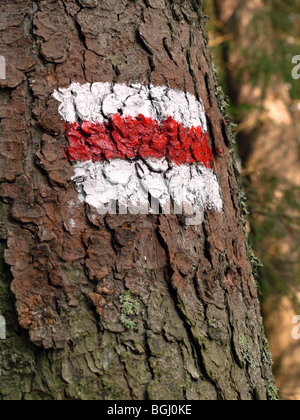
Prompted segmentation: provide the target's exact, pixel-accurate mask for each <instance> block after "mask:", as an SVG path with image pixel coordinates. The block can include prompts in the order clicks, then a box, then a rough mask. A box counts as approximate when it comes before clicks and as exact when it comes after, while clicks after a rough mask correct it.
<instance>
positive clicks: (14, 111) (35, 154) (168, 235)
mask: <svg viewBox="0 0 300 420" xmlns="http://www.w3.org/2000/svg"><path fill="white" fill-rule="evenodd" d="M0 11H1V14H0V54H1V55H3V56H5V57H6V60H7V63H8V72H7V80H6V81H1V86H2V88H1V108H0V117H1V154H0V159H1V162H0V179H1V184H0V195H1V197H2V201H1V215H2V217H1V231H0V232H1V237H2V242H1V249H2V251H4V248H6V250H5V253H3V252H2V255H5V262H4V257H2V260H1V272H2V275H1V279H0V290H1V296H0V312H1V313H2V314H3V315H5V316H6V319H7V322H8V339H7V340H6V341H2V342H0V357H1V358H0V371H1V382H0V398H1V399H145V398H149V399H178V400H179V399H189V400H192V399H227V400H229V399H243V400H246V399H266V398H269V399H272V398H275V397H276V391H275V390H274V385H273V377H272V372H271V360H270V355H269V352H268V346H267V343H266V340H265V335H264V332H263V328H262V321H261V316H260V309H259V304H258V300H257V288H256V285H255V280H254V278H253V268H252V267H251V263H250V259H249V255H248V254H249V252H248V247H247V241H246V238H245V234H244V221H243V212H242V210H241V208H242V207H241V206H240V204H241V203H240V201H239V197H240V196H241V192H240V189H239V186H238V182H237V179H236V171H235V168H234V163H233V161H232V158H231V153H230V139H229V137H230V134H229V132H228V129H227V127H226V120H225V116H224V113H223V110H222V108H223V104H222V96H221V95H220V93H219V88H218V87H217V86H216V80H215V76H214V71H213V65H212V61H211V56H210V53H209V49H208V44H207V39H206V34H205V31H204V22H203V16H202V10H201V3H200V2H199V1H197V0H181V1H169V0H145V1H142V0H137V1H130V0H114V1H113V2H112V1H111V0H109V1H108V0H101V1H99V2H97V0H80V1H75V0H68V1H63V0H45V1H38V2H35V1H27V0H16V1H15V2H13V3H12V2H10V1H8V0H1V4H0ZM75 81H77V82H81V83H84V82H114V81H117V82H124V83H130V82H139V83H149V82H150V83H152V84H154V85H167V86H169V87H170V88H173V89H179V90H185V91H187V92H190V93H192V94H195V95H197V96H198V97H201V98H202V100H203V101H204V106H205V109H206V114H207V119H208V125H209V138H210V143H211V147H212V149H213V150H214V151H216V150H218V149H219V150H218V152H219V153H218V154H220V155H221V156H220V157H217V155H216V163H215V171H216V173H217V175H218V177H219V182H220V186H221V191H222V195H223V200H224V212H222V213H221V214H218V213H215V212H207V213H206V216H205V222H204V223H203V225H201V226H198V227H187V226H184V224H182V222H181V220H180V218H178V217H176V216H163V215H161V216H106V217H102V216H99V215H98V214H97V213H96V212H95V211H94V210H93V209H92V208H89V207H88V206H86V207H85V206H84V204H83V203H80V202H78V197H77V193H76V191H75V188H74V185H73V183H72V182H71V181H70V178H71V176H72V174H73V169H72V166H71V164H70V163H69V162H68V161H66V160H65V159H64V157H63V154H62V150H61V149H62V147H64V146H66V143H67V141H66V138H65V136H64V133H63V127H62V121H61V118H60V117H59V114H58V105H59V104H58V102H57V101H56V100H55V99H54V98H53V96H52V93H53V91H54V90H55V89H57V88H58V87H67V86H68V85H69V84H70V83H71V82H75ZM72 203H76V205H72ZM70 219H72V220H74V221H75V222H76V224H75V227H74V224H73V223H72V224H70V223H69V222H70ZM5 263H6V264H7V265H5ZM8 266H9V267H8ZM9 268H10V270H11V272H12V278H11V275H10V274H9ZM11 281H12V291H13V295H12V294H11V292H10V286H11ZM128 290H131V292H130V294H128V293H127V294H126V292H127V291H128ZM124 296H125V300H124ZM15 299H16V301H15ZM126 299H127V301H128V300H129V304H130V305H131V306H133V307H134V308H136V309H135V315H134V316H132V315H130V314H128V307H127V306H126ZM15 305H16V308H17V314H16V313H15V310H14V306H15ZM17 317H18V320H17ZM129 327H131V328H129ZM26 330H28V331H29V337H28V333H27V331H26Z"/></svg>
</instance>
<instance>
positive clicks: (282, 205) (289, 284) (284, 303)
mask: <svg viewBox="0 0 300 420" xmlns="http://www.w3.org/2000/svg"><path fill="white" fill-rule="evenodd" d="M214 4H215V10H216V17H217V26H218V28H219V30H218V35H219V37H220V41H221V43H222V55H223V63H224V67H225V68H224V71H225V77H226V81H227V91H228V94H229V96H230V99H231V101H232V103H233V105H234V110H236V111H237V113H236V115H235V117H236V120H237V122H238V124H239V125H238V148H239V152H240V157H241V160H242V166H243V174H244V179H245V182H246V185H247V195H248V198H249V208H250V211H251V218H250V220H251V237H252V239H253V241H254V247H255V251H256V253H257V254H258V256H259V257H260V258H261V260H262V261H263V263H264V266H265V269H264V270H265V271H264V273H265V274H263V273H261V276H262V282H261V286H262V288H263V291H264V297H265V296H267V299H266V301H265V303H264V314H265V325H266V327H267V333H268V336H269V339H270V345H271V351H272V354H273V357H274V361H275V372H276V376H277V382H278V386H279V387H280V388H281V392H282V396H283V398H285V397H286V398H290V397H295V398H300V345H299V342H297V341H295V340H294V339H293V338H292V334H291V331H292V328H293V325H292V318H293V316H295V314H296V312H295V305H293V304H294V303H295V301H296V303H297V304H298V305H299V288H298V286H297V285H298V283H299V215H300V213H299V189H298V187H299V185H300V164H299V162H300V161H299V130H300V122H299V115H295V114H293V112H292V110H293V101H292V100H291V96H290V92H289V89H290V86H289V84H287V83H286V80H285V79H284V78H283V76H282V73H281V71H280V68H279V67H276V61H275V59H274V60H273V57H276V54H280V52H279V51H277V49H278V45H277V44H276V35H277V36H278V33H279V32H280V28H279V27H274V24H273V22H272V19H271V17H270V15H269V14H268V13H267V12H266V10H267V9H266V8H265V5H266V2H264V1H263V0H252V1H244V0H214ZM281 6H282V7H285V6H284V3H282V5H281ZM277 7H278V9H276V13H278V16H277V18H278V19H280V13H282V8H280V4H279V3H278V4H277ZM282 18H283V17H282ZM280 35H281V34H280ZM222 38H223V39H222ZM280 42H281V43H284V42H285V39H284V38H281V39H280ZM285 59H286V63H284V65H285V66H291V64H290V63H291V59H290V57H289V56H288V55H287V54H286V56H284V57H283V60H285ZM272 60H273V62H272ZM291 69H292V67H291ZM296 307H297V305H296Z"/></svg>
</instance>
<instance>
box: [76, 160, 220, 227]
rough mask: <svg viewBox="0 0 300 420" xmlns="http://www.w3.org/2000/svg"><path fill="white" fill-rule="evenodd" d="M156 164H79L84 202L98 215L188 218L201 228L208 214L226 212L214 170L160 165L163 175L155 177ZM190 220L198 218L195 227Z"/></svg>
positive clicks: (80, 192) (77, 175)
mask: <svg viewBox="0 0 300 420" xmlns="http://www.w3.org/2000/svg"><path fill="white" fill-rule="evenodd" d="M153 161H154V159H153V158H152V159H151V164H149V163H148V162H147V160H145V162H143V161H137V162H133V161H125V160H122V159H116V160H113V161H111V162H92V161H87V162H84V163H76V165H75V174H74V177H73V180H74V181H75V183H76V188H77V191H78V193H79V198H80V200H81V201H82V202H86V203H87V204H89V205H90V206H93V207H95V208H96V209H97V210H98V212H99V213H100V214H106V213H112V214H116V213H120V214H127V213H132V214H149V213H150V214H151V213H152V214H153V213H154V214H158V213H159V212H160V211H162V212H163V213H164V214H170V213H175V214H184V215H186V216H189V220H188V224H201V223H202V221H203V216H204V211H205V209H208V210H215V211H218V212H220V211H221V210H222V199H221V195H220V191H219V184H218V180H217V177H216V175H215V174H214V172H213V170H212V169H207V168H205V167H204V166H203V165H201V166H194V165H190V166H189V165H181V166H177V165H176V164H167V166H166V162H163V161H162V160H160V162H159V160H157V165H156V167H157V168H160V171H159V172H151V170H150V169H149V166H150V165H153V163H154V162H153ZM149 197H150V203H149ZM118 209H119V211H118ZM191 217H196V219H195V220H194V222H195V223H193V220H190V218H191Z"/></svg>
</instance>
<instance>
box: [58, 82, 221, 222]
mask: <svg viewBox="0 0 300 420" xmlns="http://www.w3.org/2000/svg"><path fill="white" fill-rule="evenodd" d="M54 97H55V98H56V99H57V100H58V101H60V102H61V105H60V107H59V112H60V114H61V115H62V116H63V118H64V120H65V123H66V124H65V129H66V136H67V138H68V140H69V147H68V150H67V155H68V158H69V160H71V161H73V162H74V163H75V168H74V170H75V173H74V177H73V180H74V181H75V183H76V186H77V191H78V193H79V198H80V200H81V201H83V202H86V203H88V204H89V205H91V206H93V207H95V208H96V209H97V210H98V212H99V213H100V214H107V213H110V214H116V213H117V212H118V213H119V214H127V213H128V212H129V213H131V214H149V213H152V214H158V213H160V212H162V213H164V214H170V213H172V212H173V213H174V214H184V215H185V216H186V217H187V219H186V220H187V224H190V225H198V224H201V223H202V222H203V218H204V211H205V209H209V210H215V211H217V212H220V211H221V210H222V198H221V195H220V190H219V184H218V179H217V177H216V175H215V174H214V170H213V161H214V158H213V155H212V151H211V149H210V147H209V144H208V140H207V134H206V131H207V123H206V117H205V112H204V106H203V104H202V102H201V101H198V100H197V99H196V98H195V97H194V96H192V95H190V94H188V93H184V92H179V91H174V90H171V89H168V88H166V87H154V86H144V85H141V84H134V85H131V86H126V85H123V84H116V85H111V84H110V83H94V84H86V85H80V84H78V83H73V84H72V85H71V86H70V87H69V88H67V89H59V90H58V91H56V92H55V93H54Z"/></svg>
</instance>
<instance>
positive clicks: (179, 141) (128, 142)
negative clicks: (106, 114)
mask: <svg viewBox="0 0 300 420" xmlns="http://www.w3.org/2000/svg"><path fill="white" fill-rule="evenodd" d="M65 129H66V135H67V138H68V140H69V143H70V145H69V147H68V150H67V152H68V156H69V159H70V160H72V161H86V160H92V161H103V160H105V159H106V160H110V159H115V158H121V159H138V158H142V157H143V158H146V157H154V158H162V157H166V158H169V159H170V160H172V161H174V162H176V163H177V164H183V163H193V162H202V163H204V165H205V166H206V167H207V168H211V167H212V164H213V161H214V158H213V155H212V151H211V149H210V147H209V145H208V141H207V135H206V134H205V133H203V132H202V130H201V127H191V128H186V127H183V125H182V124H180V123H178V122H177V121H175V120H174V119H173V118H172V117H169V118H167V119H166V120H165V121H163V122H159V121H157V120H152V119H151V118H146V117H144V116H143V115H139V116H138V117H137V118H132V117H126V118H123V117H121V115H120V114H115V115H113V116H112V117H111V118H110V120H109V121H108V122H106V123H104V124H102V123H97V124H94V123H90V122H88V121H85V122H84V123H82V124H81V126H79V125H78V124H77V123H73V124H66V125H65Z"/></svg>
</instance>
